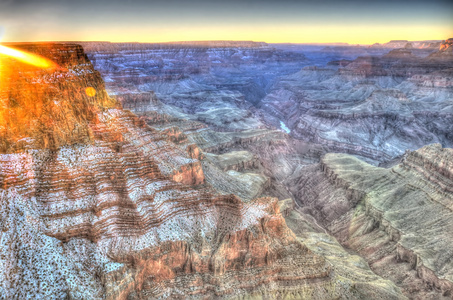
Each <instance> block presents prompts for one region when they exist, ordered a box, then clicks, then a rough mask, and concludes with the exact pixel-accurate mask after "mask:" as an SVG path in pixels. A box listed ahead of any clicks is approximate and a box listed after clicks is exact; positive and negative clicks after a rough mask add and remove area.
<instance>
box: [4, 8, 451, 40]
mask: <svg viewBox="0 0 453 300" xmlns="http://www.w3.org/2000/svg"><path fill="white" fill-rule="evenodd" d="M452 16H453V1H440V0H431V1H425V0H423V1H420V0H411V1H409V0H395V1H390V0H389V1H387V0H384V1H364V0H362V1H356V0H349V1H341V0H339V1H335V0H302V1H301V0H299V1H297V0H280V1H269V0H243V1H239V0H229V1H225V0H222V1H219V0H191V1H189V0H184V1H183V0H162V1H161V0H157V1H146V0H139V1H130V0H129V1H128V0H121V1H120V0H101V1H95V0H72V1H69V0H59V1H55V0H41V1H35V0H0V27H3V28H2V29H0V35H1V34H2V32H3V39H2V41H50V40H55V41H113V42H129V41H137V42H167V41H194V40H254V41H264V42H268V43H283V42H291V43H328V42H347V43H352V44H356V43H360V44H372V43H375V42H380V43H384V42H388V41H389V40H392V39H406V40H436V39H438V40H441V39H446V38H449V37H452V36H453V18H452Z"/></svg>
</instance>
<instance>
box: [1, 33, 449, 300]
mask: <svg viewBox="0 0 453 300" xmlns="http://www.w3.org/2000/svg"><path fill="white" fill-rule="evenodd" d="M452 42H453V40H452V39H447V40H443V41H391V42H389V43H386V44H375V45H372V46H353V45H343V44H340V45H298V44H267V43H257V42H234V41H214V42H185V43H160V44H159V43H110V42H52V43H5V44H4V45H5V46H7V47H10V48H13V49H17V50H19V51H23V52H26V53H34V54H38V55H40V56H41V57H45V58H47V59H49V60H50V61H52V62H54V63H55V66H53V67H51V68H46V69H40V68H36V67H33V66H28V65H26V64H23V63H17V62H16V61H15V60H14V58H11V57H8V56H2V58H1V62H2V86H1V87H2V90H1V92H2V93H1V94H0V97H1V98H0V99H1V101H2V102H1V103H2V107H1V108H0V116H1V117H2V118H1V119H0V137H1V143H0V149H1V154H0V216H1V217H0V227H1V247H0V254H1V255H0V265H1V268H0V279H1V280H0V282H1V283H0V298H1V299H169V298H171V299H213V298H215V299H451V298H452V296H453V260H452V258H453V252H452V245H453V235H452V232H453V213H452V208H453V206H452V203H453V150H452V149H451V148H452V147H453V76H452V75H453V73H452V72H453V46H452Z"/></svg>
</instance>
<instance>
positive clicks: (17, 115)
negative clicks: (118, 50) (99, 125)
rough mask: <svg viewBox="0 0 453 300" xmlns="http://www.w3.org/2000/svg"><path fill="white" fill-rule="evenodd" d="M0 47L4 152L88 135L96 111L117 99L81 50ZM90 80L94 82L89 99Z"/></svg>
mask: <svg viewBox="0 0 453 300" xmlns="http://www.w3.org/2000/svg"><path fill="white" fill-rule="evenodd" d="M0 47H1V48H0V53H1V54H0V76H1V80H0V151H1V152H14V151H16V150H19V149H23V148H27V147H28V146H33V147H40V148H41V147H46V148H56V147H59V146H62V145H66V144H73V143H77V142H81V141H86V140H87V139H90V137H91V136H92V134H91V131H90V128H89V123H90V122H93V121H95V116H96V114H95V112H96V111H97V110H98V109H99V108H102V107H104V106H110V105H113V101H112V100H111V99H109V97H108V96H107V94H106V92H105V91H104V84H103V81H102V79H101V77H100V75H99V73H98V72H97V71H95V70H94V68H93V66H92V65H91V63H90V62H89V60H88V59H87V57H86V56H85V54H84V53H83V51H82V48H81V47H80V46H78V45H72V44H64V45H63V44H60V45H59V46H58V47H55V46H51V44H17V45H14V46H13V48H9V47H4V46H0ZM81 66H83V67H81ZM88 83H90V85H93V83H95V84H96V86H93V87H91V88H92V89H94V91H96V92H95V93H91V97H90V96H89V95H87V94H86V89H87V88H88V87H89V84H88ZM95 95H96V96H95Z"/></svg>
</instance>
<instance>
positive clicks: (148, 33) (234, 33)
mask: <svg viewBox="0 0 453 300" xmlns="http://www.w3.org/2000/svg"><path fill="white" fill-rule="evenodd" d="M52 36H53V38H52V39H46V36H44V35H43V36H41V35H39V34H38V35H37V36H36V37H35V39H34V40H30V41H46V40H53V41H64V40H69V41H110V42H143V43H147V42H148V43H160V42H175V41H207V40H235V41H262V42H267V43H337V42H342V43H349V44H374V43H386V42H388V41H390V40H409V41H420V40H445V39H447V38H449V37H451V36H453V28H446V27H442V26H405V25H400V26H395V25H392V26H390V25H389V26H367V25H351V24H346V25H313V26H311V25H300V24H294V25H291V24H287V25H279V26H276V25H272V24H268V25H256V26H253V25H246V26H239V25H237V26H235V25H230V26H191V27H185V26H176V25H173V26H172V25H168V26H167V27H156V28H149V27H145V28H144V27H136V28H134V27H132V28H131V27H128V28H121V27H110V28H103V29H102V30H100V29H98V30H96V29H93V30H90V31H85V32H84V33H83V35H77V34H74V35H71V33H70V32H67V31H65V32H58V31H54V32H53V33H52ZM5 39H8V40H10V41H20V40H15V39H14V38H13V37H12V36H9V35H8V31H6V32H5Z"/></svg>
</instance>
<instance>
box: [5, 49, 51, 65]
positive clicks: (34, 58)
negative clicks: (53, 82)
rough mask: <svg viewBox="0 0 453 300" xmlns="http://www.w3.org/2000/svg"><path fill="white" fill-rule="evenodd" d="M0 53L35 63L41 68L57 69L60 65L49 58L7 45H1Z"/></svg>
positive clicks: (30, 63) (28, 62) (31, 63)
mask: <svg viewBox="0 0 453 300" xmlns="http://www.w3.org/2000/svg"><path fill="white" fill-rule="evenodd" d="M0 54H3V55H7V56H10V57H12V58H14V59H17V60H18V61H21V62H23V63H26V64H29V65H33V66H35V67H38V68H41V69H56V68H57V67H58V65H57V64H56V63H54V62H53V61H51V60H49V59H47V58H44V57H41V56H39V55H36V54H33V53H28V52H25V51H21V50H17V49H13V48H9V47H6V46H1V45H0Z"/></svg>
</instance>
